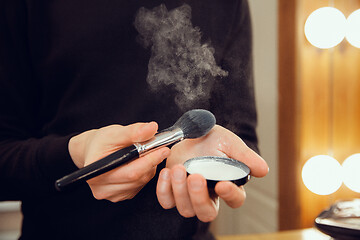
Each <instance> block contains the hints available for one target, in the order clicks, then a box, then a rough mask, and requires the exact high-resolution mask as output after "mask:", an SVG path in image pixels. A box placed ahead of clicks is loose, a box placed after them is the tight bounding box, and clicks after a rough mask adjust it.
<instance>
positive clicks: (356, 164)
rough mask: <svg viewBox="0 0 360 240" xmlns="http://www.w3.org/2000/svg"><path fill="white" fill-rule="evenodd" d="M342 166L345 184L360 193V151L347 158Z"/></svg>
mask: <svg viewBox="0 0 360 240" xmlns="http://www.w3.org/2000/svg"><path fill="white" fill-rule="evenodd" d="M342 167H343V174H344V176H343V179H344V184H345V185H346V186H347V187H348V188H350V189H351V190H353V191H354V192H358V193H360V174H359V173H360V153H357V154H353V155H351V156H350V157H348V158H347V159H345V161H344V162H343V164H342Z"/></svg>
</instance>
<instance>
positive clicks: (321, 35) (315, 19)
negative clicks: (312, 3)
mask: <svg viewBox="0 0 360 240" xmlns="http://www.w3.org/2000/svg"><path fill="white" fill-rule="evenodd" d="M345 25H346V18H345V16H344V14H343V13H342V12H340V11H339V10H338V9H336V8H333V7H323V8H319V9H317V10H315V11H314V12H312V13H311V14H310V15H309V17H308V18H307V20H306V23H305V27H304V31H305V36H306V38H307V40H308V41H309V42H310V43H311V44H312V45H314V46H315V47H318V48H322V49H327V48H332V47H335V46H336V45H338V44H339V43H340V42H341V41H342V40H343V39H344V37H345Z"/></svg>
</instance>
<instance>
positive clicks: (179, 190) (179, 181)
mask: <svg viewBox="0 0 360 240" xmlns="http://www.w3.org/2000/svg"><path fill="white" fill-rule="evenodd" d="M171 186H172V189H173V193H174V198H175V204H176V208H177V210H178V211H179V213H180V215H181V216H183V217H193V216H195V211H194V209H193V207H192V203H191V200H190V196H189V192H188V189H187V182H186V170H185V167H184V166H182V165H175V166H174V167H173V168H172V169H171Z"/></svg>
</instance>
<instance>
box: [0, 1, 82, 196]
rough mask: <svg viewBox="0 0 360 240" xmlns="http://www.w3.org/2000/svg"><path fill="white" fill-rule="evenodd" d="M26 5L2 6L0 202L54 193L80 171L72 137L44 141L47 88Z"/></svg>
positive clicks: (54, 137) (13, 3)
mask: <svg viewBox="0 0 360 240" xmlns="http://www.w3.org/2000/svg"><path fill="white" fill-rule="evenodd" d="M24 2H25V1H19V0H9V1H1V2H0V200H21V199H24V198H26V197H28V196H34V195H41V194H49V193H51V192H53V191H54V181H55V180H56V179H57V178H58V177H61V176H63V175H65V174H66V173H68V172H71V171H72V170H75V169H76V166H75V165H74V164H73V162H72V160H71V158H70V155H69V153H68V150H67V149H68V148H67V144H68V141H69V138H70V137H71V136H55V135H53V136H42V135H41V126H42V124H43V123H42V121H41V119H40V118H39V115H40V111H41V107H40V105H41V87H40V86H41V85H40V84H39V83H38V82H37V81H36V76H34V73H33V72H32V69H31V65H32V64H31V60H30V59H31V56H30V55H31V54H30V52H29V49H28V44H27V39H28V36H27V22H26V19H27V14H26V12H27V11H26V5H25V3H24Z"/></svg>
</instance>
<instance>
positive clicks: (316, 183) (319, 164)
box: [302, 155, 342, 195]
mask: <svg viewBox="0 0 360 240" xmlns="http://www.w3.org/2000/svg"><path fill="white" fill-rule="evenodd" d="M302 179H303V182H304V184H305V186H306V187H307V188H308V189H309V190H310V191H311V192H313V193H316V194H318V195H329V194H332V193H334V192H336V191H337V190H338V189H339V188H340V187H341V184H342V168H341V165H340V163H339V162H338V161H337V160H336V159H334V158H332V157H330V156H327V155H317V156H314V157H312V158H310V159H309V160H308V161H307V162H306V163H305V165H304V166H303V169H302Z"/></svg>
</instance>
